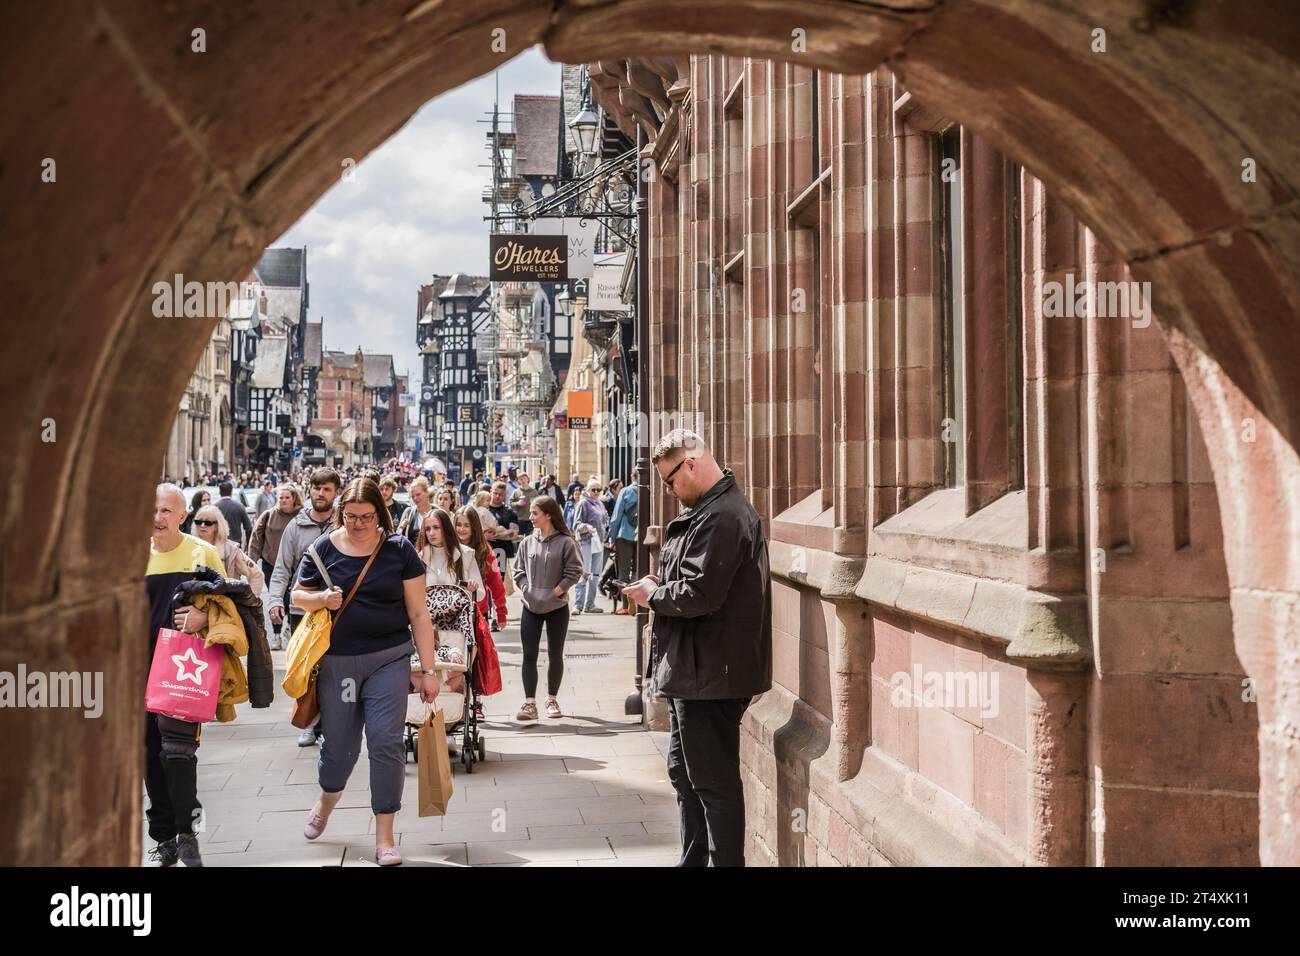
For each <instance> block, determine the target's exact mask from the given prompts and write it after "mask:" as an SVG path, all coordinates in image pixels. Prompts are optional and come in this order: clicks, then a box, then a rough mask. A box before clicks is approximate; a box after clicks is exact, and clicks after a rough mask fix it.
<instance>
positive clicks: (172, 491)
mask: <svg viewBox="0 0 1300 956" xmlns="http://www.w3.org/2000/svg"><path fill="white" fill-rule="evenodd" d="M198 493H199V492H197V491H196V492H195V494H196V495H197V494H198ZM153 494H154V497H155V498H157V497H159V496H160V495H175V496H176V497H177V498H179V499H180V503H181V508H180V510H181V511H184V510H185V492H183V491H181V489H180V488H179V487H178V486H177V485H175V484H173V483H172V482H170V481H164V482H163V483H162V484H160V485H159V486H158V487H157V488H155V489H154V491H153Z"/></svg>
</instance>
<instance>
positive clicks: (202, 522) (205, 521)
mask: <svg viewBox="0 0 1300 956" xmlns="http://www.w3.org/2000/svg"><path fill="white" fill-rule="evenodd" d="M194 523H195V524H196V525H198V526H199V527H201V528H211V527H212V526H213V525H214V524H216V522H215V521H213V520H212V519H211V518H195V519H194Z"/></svg>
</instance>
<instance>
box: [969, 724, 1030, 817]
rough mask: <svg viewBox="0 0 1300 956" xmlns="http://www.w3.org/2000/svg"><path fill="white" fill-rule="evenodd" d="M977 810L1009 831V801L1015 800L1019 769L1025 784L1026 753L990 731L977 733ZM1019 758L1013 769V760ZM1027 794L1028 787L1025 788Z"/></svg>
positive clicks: (975, 780)
mask: <svg viewBox="0 0 1300 956" xmlns="http://www.w3.org/2000/svg"><path fill="white" fill-rule="evenodd" d="M974 743H975V775H974V795H975V797H974V802H973V804H972V805H973V806H974V807H975V809H976V810H977V811H978V812H979V813H980V814H981V815H982V816H984V818H985V819H987V820H988V821H989V823H991V824H992V825H993V826H994V827H996V828H997V829H998V830H999V831H1001V832H1003V833H1005V832H1006V830H1007V809H1008V808H1007V804H1008V801H1009V800H1010V799H1011V790H1012V781H1011V775H1012V773H1013V772H1015V773H1016V774H1017V775H1018V777H1019V778H1020V780H1021V781H1022V783H1023V780H1024V777H1025V759H1024V754H1022V753H1019V752H1017V751H1016V750H1015V749H1014V748H1012V747H1009V746H1007V745H1006V744H1005V743H1003V742H1002V741H1000V740H998V739H997V738H996V737H991V736H989V735H988V734H976V735H975V742H974ZM1016 757H1018V758H1019V761H1018V763H1016V764H1015V765H1014V766H1015V769H1014V771H1013V769H1012V768H1013V759H1014V758H1016ZM1020 792H1021V794H1022V796H1023V793H1024V790H1023V787H1022V789H1021V791H1020Z"/></svg>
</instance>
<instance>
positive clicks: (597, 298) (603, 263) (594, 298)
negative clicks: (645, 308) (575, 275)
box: [587, 252, 631, 312]
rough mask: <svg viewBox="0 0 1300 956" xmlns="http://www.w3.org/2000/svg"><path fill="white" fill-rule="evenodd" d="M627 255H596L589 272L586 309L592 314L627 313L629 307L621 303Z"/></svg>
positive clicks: (620, 253)
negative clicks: (589, 283) (624, 264)
mask: <svg viewBox="0 0 1300 956" xmlns="http://www.w3.org/2000/svg"><path fill="white" fill-rule="evenodd" d="M626 257H627V253H624V252H615V253H598V254H597V255H596V258H595V264H594V266H593V268H592V270H591V286H590V289H589V291H588V293H587V309H588V310H589V311H592V312H627V311H628V310H629V309H630V308H631V306H629V305H628V304H627V303H626V302H624V301H623V298H622V295H621V294H620V290H621V288H622V285H623V263H624V261H625V259H626Z"/></svg>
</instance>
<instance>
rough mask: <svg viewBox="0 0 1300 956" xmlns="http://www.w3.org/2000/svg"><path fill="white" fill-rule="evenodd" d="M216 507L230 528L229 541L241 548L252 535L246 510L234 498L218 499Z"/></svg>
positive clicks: (251, 527)
mask: <svg viewBox="0 0 1300 956" xmlns="http://www.w3.org/2000/svg"><path fill="white" fill-rule="evenodd" d="M216 506H217V510H218V511H220V512H221V514H222V516H223V517H225V519H226V524H227V525H229V526H230V540H231V541H233V542H235V544H237V545H239V546H240V547H241V548H242V547H243V546H244V544H245V542H247V541H248V539H249V538H250V537H252V535H253V522H252V521H251V520H250V519H249V517H248V510H247V509H246V508H245V507H244V506H243V504H242V503H241V502H238V501H236V500H235V499H234V498H218V499H217V500H216Z"/></svg>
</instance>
